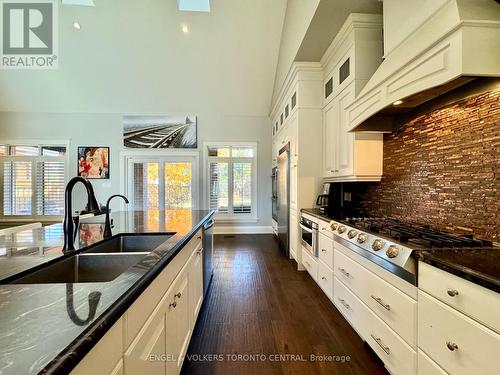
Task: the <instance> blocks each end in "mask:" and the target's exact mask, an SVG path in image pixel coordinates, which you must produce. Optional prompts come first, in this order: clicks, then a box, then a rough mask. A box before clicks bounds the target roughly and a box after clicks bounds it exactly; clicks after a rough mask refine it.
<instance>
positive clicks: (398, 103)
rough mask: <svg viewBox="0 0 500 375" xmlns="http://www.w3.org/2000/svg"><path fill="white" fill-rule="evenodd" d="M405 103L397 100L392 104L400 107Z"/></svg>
mask: <svg viewBox="0 0 500 375" xmlns="http://www.w3.org/2000/svg"><path fill="white" fill-rule="evenodd" d="M402 103H403V101H402V100H396V101H395V102H394V103H392V104H393V105H400V104H402Z"/></svg>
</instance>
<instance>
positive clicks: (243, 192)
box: [233, 163, 252, 214]
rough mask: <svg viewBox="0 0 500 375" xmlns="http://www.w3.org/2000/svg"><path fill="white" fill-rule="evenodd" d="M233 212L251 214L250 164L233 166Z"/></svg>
mask: <svg viewBox="0 0 500 375" xmlns="http://www.w3.org/2000/svg"><path fill="white" fill-rule="evenodd" d="M233 212H234V213H235V214H241V213H245V214H248V213H251V212H252V163H234V164H233Z"/></svg>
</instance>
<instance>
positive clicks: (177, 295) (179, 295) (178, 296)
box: [174, 292, 182, 298]
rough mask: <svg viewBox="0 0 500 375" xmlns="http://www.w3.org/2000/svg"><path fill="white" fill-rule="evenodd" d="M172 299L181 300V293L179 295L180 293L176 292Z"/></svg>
mask: <svg viewBox="0 0 500 375" xmlns="http://www.w3.org/2000/svg"><path fill="white" fill-rule="evenodd" d="M174 297H176V298H181V297H182V293H181V292H178V293H176V294H175V295H174Z"/></svg>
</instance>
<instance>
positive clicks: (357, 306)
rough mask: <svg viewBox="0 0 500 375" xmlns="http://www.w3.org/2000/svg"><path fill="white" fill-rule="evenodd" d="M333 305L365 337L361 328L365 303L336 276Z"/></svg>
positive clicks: (334, 278) (334, 279)
mask: <svg viewBox="0 0 500 375" xmlns="http://www.w3.org/2000/svg"><path fill="white" fill-rule="evenodd" d="M333 303H334V304H335V306H336V307H337V309H338V310H339V311H340V312H341V313H342V315H344V317H345V318H346V319H347V321H348V322H349V323H351V326H352V327H353V328H354V329H355V330H356V331H357V332H358V334H359V335H360V336H363V332H362V331H361V328H360V327H359V324H360V322H362V311H363V306H362V305H363V302H361V301H360V300H359V299H358V297H356V296H355V295H354V294H353V293H352V292H351V291H350V290H349V289H348V288H347V287H346V286H345V285H344V284H343V283H342V282H341V281H340V280H339V279H338V278H337V277H336V276H334V277H333Z"/></svg>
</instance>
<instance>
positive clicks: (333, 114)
mask: <svg viewBox="0 0 500 375" xmlns="http://www.w3.org/2000/svg"><path fill="white" fill-rule="evenodd" d="M338 118H339V101H338V99H337V98H334V99H333V100H332V101H331V102H330V103H329V104H327V106H326V107H325V108H324V109H323V177H325V178H329V177H335V176H336V173H337V172H338V170H337V169H336V168H337V164H338V163H337V148H336V145H337V144H338V133H337V132H338V129H339V128H338V126H336V125H337V124H338Z"/></svg>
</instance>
